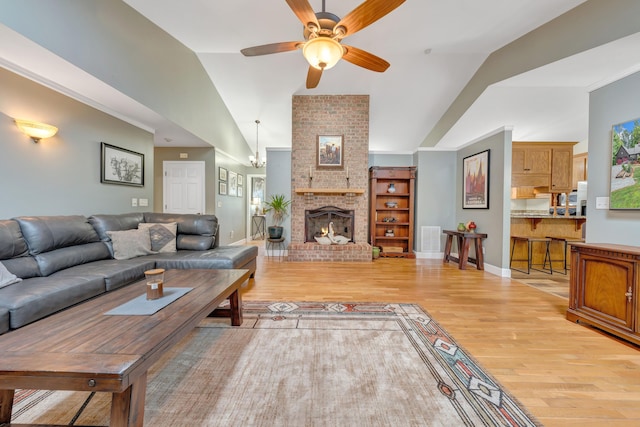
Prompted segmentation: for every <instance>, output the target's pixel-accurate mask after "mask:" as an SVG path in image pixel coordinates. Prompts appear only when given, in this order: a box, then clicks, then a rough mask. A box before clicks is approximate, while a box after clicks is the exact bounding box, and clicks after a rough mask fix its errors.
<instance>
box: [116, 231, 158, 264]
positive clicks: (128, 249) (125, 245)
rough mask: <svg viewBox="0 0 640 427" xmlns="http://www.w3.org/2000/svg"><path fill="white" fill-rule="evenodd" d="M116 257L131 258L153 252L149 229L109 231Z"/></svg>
mask: <svg viewBox="0 0 640 427" xmlns="http://www.w3.org/2000/svg"><path fill="white" fill-rule="evenodd" d="M107 235H108V236H109V237H110V238H111V244H112V245H113V257H114V258H115V259H130V258H135V257H138V256H142V255H148V254H150V253H151V239H149V231H148V230H124V231H107Z"/></svg>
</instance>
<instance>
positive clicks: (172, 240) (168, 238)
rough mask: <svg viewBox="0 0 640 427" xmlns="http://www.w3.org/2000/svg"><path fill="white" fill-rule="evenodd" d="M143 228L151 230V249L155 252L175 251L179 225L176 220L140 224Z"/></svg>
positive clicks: (140, 227) (139, 226)
mask: <svg viewBox="0 0 640 427" xmlns="http://www.w3.org/2000/svg"><path fill="white" fill-rule="evenodd" d="M138 228H139V229H141V230H149V238H150V239H151V250H152V251H154V252H175V251H176V232H177V229H178V225H177V223H175V222H167V223H164V224H163V223H145V222H141V223H140V224H138Z"/></svg>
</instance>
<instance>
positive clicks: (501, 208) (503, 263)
mask: <svg viewBox="0 0 640 427" xmlns="http://www.w3.org/2000/svg"><path fill="white" fill-rule="evenodd" d="M484 150H491V151H490V152H489V209H463V208H462V186H463V177H462V170H463V167H462V163H463V160H464V158H465V157H467V156H471V155H473V154H476V153H479V152H481V151H484ZM456 169H457V171H458V172H457V177H456V188H455V192H456V202H455V203H456V215H455V218H456V224H457V223H459V222H464V223H467V222H469V221H474V222H475V223H476V225H477V226H478V228H477V230H476V231H477V232H479V233H487V235H488V236H487V238H486V239H485V240H484V241H483V245H484V248H485V263H487V264H490V265H492V266H496V267H499V268H508V266H509V257H508V252H509V240H510V236H511V232H510V227H511V220H510V212H511V207H510V202H511V200H510V193H509V192H510V187H511V131H510V130H505V131H501V132H498V133H496V134H494V135H491V136H487V137H486V138H484V139H482V140H480V141H478V142H476V143H474V144H471V145H469V146H467V147H465V148H463V149H461V150H459V151H458V152H457V168H456ZM456 224H451V225H452V226H454V225H456Z"/></svg>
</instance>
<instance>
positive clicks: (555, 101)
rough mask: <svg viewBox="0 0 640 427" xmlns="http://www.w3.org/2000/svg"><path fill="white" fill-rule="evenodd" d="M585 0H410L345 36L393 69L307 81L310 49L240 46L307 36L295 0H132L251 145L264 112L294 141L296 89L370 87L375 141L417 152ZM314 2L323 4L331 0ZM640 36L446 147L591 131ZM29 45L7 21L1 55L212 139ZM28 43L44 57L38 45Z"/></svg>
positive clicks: (527, 92) (97, 99) (458, 132)
mask: <svg viewBox="0 0 640 427" xmlns="http://www.w3.org/2000/svg"><path fill="white" fill-rule="evenodd" d="M583 1H584V0H483V1H480V2H478V1H477V0H447V1H442V0H408V1H406V2H405V3H404V4H403V5H401V6H400V7H399V8H398V9H396V10H395V11H393V12H391V13H390V14H389V15H387V16H385V17H384V18H382V19H381V20H379V21H377V22H375V23H373V24H372V25H371V26H369V27H367V28H365V29H363V30H361V31H360V32H358V33H357V34H355V35H353V36H349V37H347V38H346V39H345V40H344V43H345V44H348V45H352V46H355V47H359V48H361V49H364V50H367V51H369V52H371V53H373V54H375V55H377V56H380V57H382V58H384V59H386V60H387V61H389V62H390V63H391V67H390V68H389V69H388V70H387V71H386V72H385V73H375V72H372V71H369V70H365V69H363V68H360V67H357V66H355V65H352V64H350V63H348V62H346V61H341V62H340V63H338V64H337V65H336V66H335V67H334V68H333V69H331V70H327V71H326V72H325V73H324V74H323V76H322V80H321V81H320V84H319V85H318V87H317V88H316V89H312V90H308V89H306V88H305V78H306V72H307V68H308V66H307V64H306V62H305V60H304V58H303V57H302V54H301V52H300V51H293V52H286V53H279V54H273V55H266V56H258V57H244V56H243V55H242V54H241V53H240V49H242V48H245V47H250V46H255V45H261V44H267V43H275V42H281V41H295V40H303V37H302V24H301V23H300V22H299V21H298V19H297V18H296V16H295V15H294V14H293V12H292V11H291V10H290V9H289V7H288V6H287V4H286V3H285V0H269V1H266V0H262V1H258V0H233V1H211V0H181V1H179V2H176V1H174V0H125V2H126V3H127V4H129V5H130V6H131V7H133V8H135V9H136V10H138V11H139V12H140V13H141V14H142V15H144V16H146V17H147V18H148V19H149V20H151V21H152V22H154V23H155V24H157V25H158V26H159V27H161V28H163V29H164V30H165V31H167V32H168V33H169V34H171V35H172V36H173V37H175V38H176V39H177V40H179V41H180V42H182V43H183V44H185V45H186V46H187V47H189V48H190V49H192V50H193V51H194V52H196V53H197V55H198V57H199V58H200V60H201V61H202V64H203V66H204V68H205V69H206V71H207V72H208V73H209V74H210V76H211V80H212V81H213V83H214V85H215V86H216V88H217V89H218V91H219V93H220V95H221V96H222V98H223V100H224V102H225V103H226V105H227V107H228V108H229V110H230V112H231V114H232V116H233V117H234V119H235V121H236V123H237V124H238V127H239V128H240V131H241V132H242V133H243V135H244V137H245V139H246V140H247V142H248V144H249V146H250V147H251V149H255V135H256V128H255V120H256V119H260V120H261V126H260V148H261V151H263V153H262V154H264V147H290V146H291V97H292V96H293V95H320V94H369V95H370V97H371V100H370V149H371V150H372V151H378V152H381V151H388V152H413V151H415V150H416V149H417V148H418V147H419V146H420V144H421V143H422V142H423V140H424V138H425V137H426V136H427V134H428V133H429V132H430V131H431V129H432V128H433V126H434V125H435V124H436V123H437V122H438V120H439V119H440V118H441V117H442V115H443V114H444V112H445V111H446V110H447V108H448V107H449V106H450V105H451V103H452V102H453V101H454V99H455V98H456V96H457V95H458V93H459V92H460V90H462V88H463V87H464V86H465V85H466V84H467V82H468V81H469V79H470V78H471V77H472V76H473V74H474V73H475V71H476V70H477V69H478V67H479V66H480V65H481V64H482V62H483V61H484V60H485V59H486V57H487V56H488V55H489V54H490V53H491V52H493V51H495V50H496V49H499V48H500V47H502V46H504V45H506V44H508V43H510V42H511V41H513V40H515V39H516V38H518V37H520V36H522V35H524V34H526V33H527V32H529V31H531V30H533V29H535V28H537V27H538V26H540V25H542V24H543V23H545V22H548V21H549V20H551V19H553V18H555V17H557V16H558V15H560V14H562V13H564V12H566V11H567V10H569V9H571V8H573V7H575V6H577V5H579V4H580V3H582V2H583ZM310 3H311V5H312V6H313V8H314V9H315V10H316V11H319V10H321V8H322V0H310ZM326 3H327V5H326V9H327V11H329V12H332V13H334V14H336V15H338V16H339V17H343V16H345V15H346V14H347V13H348V12H349V11H351V10H352V9H353V8H355V7H356V6H358V5H359V4H360V3H361V0H326ZM639 41H640V36H638V35H635V36H631V37H627V38H626V39H622V40H619V41H617V42H615V43H612V44H610V45H608V46H603V47H599V48H597V49H593V50H591V51H588V52H585V53H583V54H580V55H576V56H573V57H570V58H567V59H565V60H562V61H559V62H556V63H553V64H550V65H548V66H545V67H541V68H539V69H537V70H533V71H531V72H528V73H526V74H523V75H519V76H515V77H513V78H511V79H508V80H505V81H503V82H500V83H498V84H496V85H493V86H491V87H489V88H488V89H487V90H486V91H485V92H484V94H483V95H482V96H481V97H480V98H479V99H478V100H477V101H476V102H475V104H474V105H473V106H472V107H471V108H469V110H468V111H467V112H466V113H465V114H464V115H463V116H462V117H461V118H460V120H459V121H458V122H457V123H456V125H455V126H454V127H453V128H452V129H451V130H450V131H449V132H448V133H447V134H446V135H445V136H444V138H443V139H442V140H441V141H440V142H439V143H438V144H437V146H436V148H443V149H454V148H456V147H460V146H462V145H465V144H467V143H468V142H470V141H472V140H475V139H477V138H479V137H481V136H482V135H485V134H487V133H490V132H492V131H494V130H495V129H498V128H501V127H504V126H513V136H514V140H522V141H527V140H528V141H535V140H537V141H544V140H547V141H549V140H555V141H558V140H571V141H584V140H586V138H587V130H588V92H589V90H592V89H593V88H595V87H597V86H598V85H602V84H605V83H608V82H610V81H613V80H616V79H617V78H620V77H622V76H623V75H625V74H629V73H631V72H634V71H637V70H638V69H639V68H640V49H637V46H638V43H639ZM29 43H30V42H29V41H27V40H25V39H24V38H23V37H22V36H20V35H19V34H16V33H14V32H12V31H11V30H8V29H7V28H6V27H3V26H1V25H0V65H4V66H6V67H7V68H10V69H13V70H15V71H18V72H21V73H22V74H23V75H26V76H28V77H32V78H34V79H36V80H39V81H41V82H44V83H45V84H48V85H49V86H51V87H54V88H58V89H62V90H61V91H64V92H66V93H68V94H71V95H72V96H74V97H76V98H78V99H80V100H82V101H84V102H86V103H88V104H90V105H93V106H96V107H97V108H100V109H102V110H103V111H106V112H109V113H112V114H114V115H115V116H117V117H120V118H123V119H125V120H127V121H129V122H132V123H134V124H138V125H140V126H141V127H144V128H148V129H150V130H154V131H155V132H156V138H155V141H156V144H157V145H174V146H194V145H196V146H197V145H202V141H199V140H198V139H197V138H195V137H193V135H190V134H189V133H187V132H184V131H183V130H181V129H177V128H175V127H172V126H170V125H169V124H168V123H167V121H166V120H163V118H162V117H159V116H158V115H157V114H155V113H153V112H152V111H149V110H148V109H147V108H145V107H144V106H141V105H140V104H138V103H136V102H135V101H133V100H131V99H130V98H128V97H126V96H124V95H123V94H121V93H116V92H115V91H114V90H113V89H111V88H108V87H105V86H106V85H104V84H103V83H101V82H98V81H96V79H95V78H92V77H91V76H88V75H83V73H82V72H81V71H80V70H79V69H77V68H76V67H74V66H73V65H72V64H68V63H65V62H64V61H62V60H60V59H56V58H51V61H50V62H49V61H48V62H47V64H48V65H49V64H52V65H51V66H48V67H47V69H46V70H43V69H42V67H38V66H37V63H41V60H42V56H41V55H42V54H43V52H37V55H38V57H39V60H38V61H37V63H36V61H30V60H29V56H30V55H28V54H25V51H24V50H21V51H20V53H18V52H17V48H16V46H22V45H29ZM631 47H633V48H631ZM29 48H30V49H31V50H33V51H34V56H35V54H36V52H35V51H37V50H39V48H38V47H37V46H29ZM14 50H16V51H15V52H14ZM40 50H41V49H40ZM426 50H430V53H428V54H427V53H425V51H426ZM44 53H45V54H47V55H49V56H53V55H52V54H51V53H49V52H44ZM31 62H33V65H32V64H31ZM31 70H38V71H37V76H36V75H35V73H36V72H35V71H31ZM85 74H86V73H85ZM167 139H168V140H170V141H169V142H167Z"/></svg>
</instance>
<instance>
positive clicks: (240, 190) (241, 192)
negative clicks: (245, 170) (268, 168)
mask: <svg viewBox="0 0 640 427" xmlns="http://www.w3.org/2000/svg"><path fill="white" fill-rule="evenodd" d="M237 193H238V197H242V195H243V191H242V187H240V186H238V190H237Z"/></svg>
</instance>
